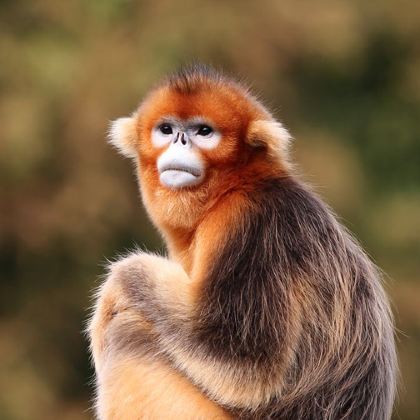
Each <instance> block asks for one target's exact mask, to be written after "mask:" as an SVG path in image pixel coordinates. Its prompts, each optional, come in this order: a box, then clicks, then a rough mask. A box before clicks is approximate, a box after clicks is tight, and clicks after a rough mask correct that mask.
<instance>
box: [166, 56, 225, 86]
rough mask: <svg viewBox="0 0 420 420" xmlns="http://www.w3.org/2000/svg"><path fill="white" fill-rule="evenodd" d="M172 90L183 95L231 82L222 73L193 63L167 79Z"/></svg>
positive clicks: (207, 66) (204, 65) (205, 65)
mask: <svg viewBox="0 0 420 420" xmlns="http://www.w3.org/2000/svg"><path fill="white" fill-rule="evenodd" d="M167 82H168V84H169V86H170V88H172V89H174V90H176V91H178V92H181V93H193V92H196V91H198V90H200V89H202V88H203V87H205V86H208V85H209V84H219V83H221V82H223V83H227V82H232V81H230V80H229V79H228V78H227V77H226V76H225V75H224V74H223V73H222V72H219V71H217V70H216V69H215V68H214V67H211V66H209V65H207V64H202V63H192V64H188V65H186V66H183V67H181V68H180V69H179V70H178V71H176V72H175V73H173V74H172V75H170V76H169V77H168V79H167Z"/></svg>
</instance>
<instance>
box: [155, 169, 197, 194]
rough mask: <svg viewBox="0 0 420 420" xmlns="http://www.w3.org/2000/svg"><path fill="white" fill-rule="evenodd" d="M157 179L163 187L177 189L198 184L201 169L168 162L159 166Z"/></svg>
mask: <svg viewBox="0 0 420 420" xmlns="http://www.w3.org/2000/svg"><path fill="white" fill-rule="evenodd" d="M159 179H160V182H161V184H163V185H164V186H165V187H167V188H170V189H173V190H177V189H180V188H185V187H192V186H194V185H197V184H199V183H200V182H201V179H202V171H200V170H199V169H198V168H195V167H192V166H186V165H174V164H172V165H169V164H168V165H164V166H162V167H161V168H159Z"/></svg>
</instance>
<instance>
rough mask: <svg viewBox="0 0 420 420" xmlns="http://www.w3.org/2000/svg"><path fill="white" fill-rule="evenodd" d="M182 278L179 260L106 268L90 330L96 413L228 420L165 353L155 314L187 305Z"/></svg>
mask: <svg viewBox="0 0 420 420" xmlns="http://www.w3.org/2000/svg"><path fill="white" fill-rule="evenodd" d="M187 281H188V277H187V275H186V274H185V272H184V271H183V269H182V268H181V267H180V266H179V265H178V264H176V263H172V262H170V261H168V260H166V259H164V258H161V257H157V256H153V255H148V254H141V253H140V254H133V255H130V256H129V257H127V258H125V259H123V260H120V261H118V262H116V263H114V264H112V265H111V266H110V269H109V273H108V276H107V278H106V280H105V281H104V283H103V284H102V286H101V287H100V289H99V291H98V294H97V302H96V305H95V311H94V314H93V317H92V320H91V322H90V325H89V328H88V333H89V335H90V340H91V348H92V354H93V358H94V362H95V368H96V377H97V378H96V379H97V381H96V385H97V395H96V411H97V414H98V418H99V419H101V420H108V419H115V418H118V419H121V420H132V419H140V418H148V419H168V420H169V419H172V418H183V419H191V420H192V419H203V420H204V419H206V420H207V419H215V418H218V419H227V418H230V416H229V415H228V414H227V413H226V412H225V411H224V410H223V409H222V408H220V407H219V406H217V405H216V404H214V403H213V402H212V401H210V400H209V399H208V398H206V397H205V396H204V395H203V394H202V393H201V391H200V390H199V389H198V388H196V387H195V386H194V385H193V384H192V383H191V382H190V381H189V380H188V379H187V378H186V377H185V376H184V375H182V374H180V373H179V372H177V370H176V369H174V368H173V367H172V366H171V364H170V363H169V362H168V361H167V360H166V358H165V357H162V353H161V349H160V346H159V334H158V330H159V327H158V324H159V322H158V323H156V322H155V320H156V319H157V318H156V316H157V313H159V314H160V316H164V317H165V318H166V319H168V318H170V317H168V313H167V312H165V310H164V308H163V306H162V305H165V304H168V305H169V307H171V305H172V304H173V305H174V306H175V307H176V308H177V309H180V307H182V306H183V305H184V304H186V302H184V303H182V299H183V298H185V296H187V293H186V290H187V286H188V283H186V282H187ZM166 297H167V298H168V299H166ZM160 299H163V302H161V301H159V300H160ZM175 307H173V309H175ZM146 319H148V320H146Z"/></svg>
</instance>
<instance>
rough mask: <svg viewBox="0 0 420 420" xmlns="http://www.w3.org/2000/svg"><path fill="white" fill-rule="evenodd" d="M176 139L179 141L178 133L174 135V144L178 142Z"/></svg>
mask: <svg viewBox="0 0 420 420" xmlns="http://www.w3.org/2000/svg"><path fill="white" fill-rule="evenodd" d="M178 139H179V133H176V137H175V140H174V144H175V143H176V142H177V141H178Z"/></svg>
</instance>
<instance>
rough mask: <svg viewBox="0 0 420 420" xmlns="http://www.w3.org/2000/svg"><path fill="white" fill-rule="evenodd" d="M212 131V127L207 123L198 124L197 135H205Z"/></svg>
mask: <svg viewBox="0 0 420 420" xmlns="http://www.w3.org/2000/svg"><path fill="white" fill-rule="evenodd" d="M212 133H213V129H212V128H211V127H209V126H208V125H205V124H202V125H199V126H198V129H197V136H203V137H207V136H209V135H210V134H212Z"/></svg>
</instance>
